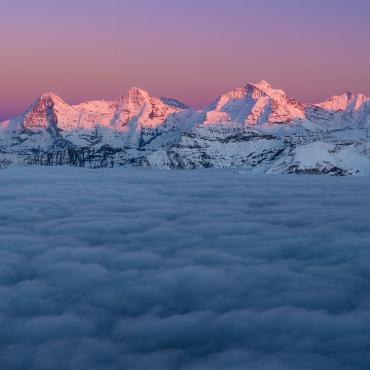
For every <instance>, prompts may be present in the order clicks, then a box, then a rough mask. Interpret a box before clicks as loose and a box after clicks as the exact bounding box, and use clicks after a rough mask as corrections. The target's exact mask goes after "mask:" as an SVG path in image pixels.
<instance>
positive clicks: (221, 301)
mask: <svg viewBox="0 0 370 370" xmlns="http://www.w3.org/2000/svg"><path fill="white" fill-rule="evenodd" d="M297 155H298V154H297ZM0 189H1V192H0V297H1V298H0V328H1V330H0V348H1V350H0V364H1V366H0V367H1V369H11V370H21V369H22V370H23V369H30V370H50V369H53V370H59V369H60V370H62V369H63V370H64V369H71V370H75V369H76V370H80V369H89V370H98V369H99V370H100V369H114V370H116V369H117V370H118V369H137V370H139V369H140V370H148V369H153V370H155V369H160V370H177V369H180V370H185V369H186V370H200V369H212V370H218V369H220V370H221V369H222V370H224V369H228V370H236V369H238V370H239V369H240V370H245V369H251V370H297V369H299V370H312V369H318V370H348V369H350V370H368V369H369V368H370V330H369V323H370V222H369V220H370V187H369V179H368V178H367V177H344V178H334V177H322V176H281V175H270V176H266V175H257V174H251V173H249V172H247V171H236V170H221V169H220V170H217V169H210V170H195V171H182V172H180V171H161V170H153V169H129V168H127V169H124V168H116V169H98V170H87V169H85V170H83V169H77V168H66V167H59V168H56V167H53V168H48V167H43V168H40V167H27V168H9V169H7V170H3V171H0Z"/></svg>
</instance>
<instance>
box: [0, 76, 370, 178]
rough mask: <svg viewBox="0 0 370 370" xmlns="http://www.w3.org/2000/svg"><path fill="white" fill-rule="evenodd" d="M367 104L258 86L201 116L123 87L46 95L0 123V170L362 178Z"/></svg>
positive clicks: (367, 168)
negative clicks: (90, 95)
mask: <svg viewBox="0 0 370 370" xmlns="http://www.w3.org/2000/svg"><path fill="white" fill-rule="evenodd" d="M369 132H370V98H368V97H366V96H364V95H362V94H353V93H351V92H347V93H345V94H343V95H338V96H333V97H331V98H330V99H328V100H327V101H325V102H322V103H319V104H305V103H302V102H299V101H297V100H295V99H292V98H289V97H288V96H287V94H286V93H285V92H284V91H283V90H280V89H274V88H273V87H272V86H271V85H270V84H269V83H267V82H266V81H261V82H259V83H257V84H253V83H249V84H247V85H246V86H245V87H242V88H236V89H234V90H232V91H230V92H228V93H226V94H223V95H220V96H219V97H218V98H217V99H215V101H214V102H212V103H211V104H210V105H209V106H207V107H205V108H204V109H202V110H195V109H192V108H191V107H188V106H186V105H185V104H183V103H181V102H179V101H178V100H175V99H169V98H163V97H161V98H156V97H152V96H151V95H150V94H149V93H148V92H146V91H144V90H142V89H139V88H132V89H131V90H129V92H128V93H126V94H125V95H123V96H121V97H119V98H118V99H116V100H113V101H106V100H99V101H88V102H84V103H81V104H78V105H70V104H68V103H66V102H65V101H64V100H63V99H62V98H60V97H59V96H57V95H55V94H53V93H46V94H43V95H42V96H40V97H39V98H38V99H37V100H35V102H34V103H33V104H32V105H31V106H30V107H29V109H28V110H27V111H26V112H24V113H23V114H21V115H20V116H18V117H14V118H12V119H10V120H7V121H5V122H2V123H0V167H7V166H9V165H49V166H51V165H73V166H81V167H91V168H97V167H113V166H139V167H158V168H167V169H194V168H209V167H217V168H220V167H232V168H234V167H235V168H237V167H243V168H248V169H250V170H253V171H261V172H265V173H289V174H290V173H315V174H331V175H356V174H370V138H369Z"/></svg>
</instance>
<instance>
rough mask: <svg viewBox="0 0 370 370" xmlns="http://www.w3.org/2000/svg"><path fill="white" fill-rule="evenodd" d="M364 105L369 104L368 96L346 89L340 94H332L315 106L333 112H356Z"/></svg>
mask: <svg viewBox="0 0 370 370" xmlns="http://www.w3.org/2000/svg"><path fill="white" fill-rule="evenodd" d="M366 105H370V99H369V98H368V97H366V96H365V95H363V94H355V93H353V92H350V91H347V92H346V93H344V94H342V95H334V96H332V97H330V98H329V99H328V100H326V101H324V102H322V103H319V104H316V106H317V107H320V108H322V109H326V110H329V111H331V112H334V113H338V112H345V111H347V112H348V111H352V112H357V111H359V110H361V108H364V107H365V106H366Z"/></svg>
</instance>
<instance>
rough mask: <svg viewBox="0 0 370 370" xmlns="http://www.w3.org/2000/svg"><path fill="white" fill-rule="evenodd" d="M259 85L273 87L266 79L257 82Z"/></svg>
mask: <svg viewBox="0 0 370 370" xmlns="http://www.w3.org/2000/svg"><path fill="white" fill-rule="evenodd" d="M255 85H256V86H257V87H271V85H270V84H269V83H268V82H267V81H266V80H261V81H260V82H258V83H257V84H255Z"/></svg>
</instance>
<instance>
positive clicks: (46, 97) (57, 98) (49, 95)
mask: <svg viewBox="0 0 370 370" xmlns="http://www.w3.org/2000/svg"><path fill="white" fill-rule="evenodd" d="M38 100H42V101H44V100H51V101H54V102H57V101H59V102H63V99H62V98H61V97H60V96H59V95H57V94H55V93H53V92H46V93H43V94H42V95H41V96H40V97H39V99H38Z"/></svg>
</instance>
